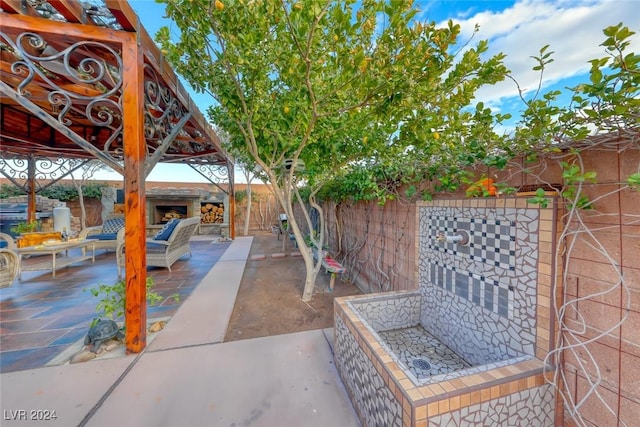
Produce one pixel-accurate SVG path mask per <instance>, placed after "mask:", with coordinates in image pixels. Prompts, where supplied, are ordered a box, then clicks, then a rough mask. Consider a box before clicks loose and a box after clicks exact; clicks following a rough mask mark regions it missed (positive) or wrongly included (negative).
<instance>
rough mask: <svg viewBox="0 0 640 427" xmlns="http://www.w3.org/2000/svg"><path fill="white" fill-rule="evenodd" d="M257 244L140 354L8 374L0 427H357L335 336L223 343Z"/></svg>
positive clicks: (238, 249) (233, 259) (1, 387)
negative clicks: (334, 348)
mask: <svg viewBox="0 0 640 427" xmlns="http://www.w3.org/2000/svg"><path fill="white" fill-rule="evenodd" d="M251 242H252V238H251V237H240V238H237V239H236V240H235V241H234V242H233V243H232V244H231V245H230V246H229V248H228V249H227V250H226V251H225V252H224V254H222V256H221V257H220V259H219V260H218V261H217V262H216V263H215V265H214V266H213V267H212V268H211V269H210V270H209V272H208V273H207V274H206V275H205V276H204V278H203V279H202V281H201V282H200V284H199V285H198V286H197V287H195V289H193V291H192V292H191V293H190V295H189V296H188V297H187V298H186V299H185V300H184V301H183V302H182V303H181V304H180V307H179V308H178V309H177V311H176V312H175V314H174V315H173V317H172V318H171V321H170V322H169V323H168V324H167V327H166V328H165V329H164V330H163V331H161V332H160V333H158V335H157V336H156V337H155V339H154V340H153V341H152V342H151V343H150V344H149V346H148V347H147V349H146V350H145V351H144V352H142V353H141V354H138V355H128V356H122V357H116V358H107V359H96V360H93V361H89V362H85V363H80V364H74V365H61V366H51V367H42V368H36V369H28V370H20V371H15V372H7V373H3V374H1V375H0V398H1V404H0V406H1V409H2V419H1V421H2V422H1V424H2V426H13V425H16V426H17V425H30V424H32V423H33V424H36V423H43V424H44V421H37V420H36V419H35V418H34V417H45V416H47V415H52V414H53V411H55V417H56V418H55V419H51V420H49V421H46V425H52V426H54V425H59V426H72V425H80V426H114V425H117V426H245V425H246V426H248V425H252V426H285V425H286V426H289V425H292V426H293V425H304V426H358V425H359V422H358V421H357V418H356V415H355V412H354V410H353V407H352V406H351V403H350V401H349V399H348V397H347V394H346V391H345V389H344V387H343V385H342V382H341V381H340V378H339V376H338V373H337V371H336V369H335V366H334V363H333V355H332V349H331V345H332V340H333V338H332V330H331V329H325V330H313V331H307V332H299V333H293V334H286V335H278V336H271V337H264V338H255V339H249V340H243V341H235V342H228V343H223V342H222V340H223V338H224V334H225V331H226V329H227V325H228V322H229V317H230V315H231V311H232V309H233V304H234V300H235V296H236V294H237V290H238V286H239V284H240V281H241V279H242V274H243V270H244V266H245V263H246V261H247V257H248V254H249V250H250V248H251ZM205 301H206V303H205ZM25 420H26V422H25Z"/></svg>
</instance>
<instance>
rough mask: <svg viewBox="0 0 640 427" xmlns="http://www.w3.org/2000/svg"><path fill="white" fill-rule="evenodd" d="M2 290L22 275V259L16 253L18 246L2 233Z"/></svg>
mask: <svg viewBox="0 0 640 427" xmlns="http://www.w3.org/2000/svg"><path fill="white" fill-rule="evenodd" d="M0 241H1V242H2V243H3V244H2V246H0V288H4V287H6V286H9V285H11V283H13V281H14V279H15V278H16V277H17V276H18V274H19V273H20V257H19V256H18V253H17V252H16V244H15V242H14V240H13V237H11V236H10V235H8V234H5V233H0Z"/></svg>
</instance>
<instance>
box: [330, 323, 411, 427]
mask: <svg viewBox="0 0 640 427" xmlns="http://www.w3.org/2000/svg"><path fill="white" fill-rule="evenodd" d="M334 334H335V335H334V336H335V342H334V345H335V360H336V367H337V368H338V372H339V373H340V377H341V378H342V382H343V383H344V385H345V387H346V388H347V392H348V393H349V395H350V397H351V401H352V402H353V403H354V408H355V409H356V411H357V412H358V416H359V417H360V421H361V422H362V423H363V425H366V426H389V427H401V426H403V423H402V416H403V410H402V405H400V403H399V402H398V400H397V399H396V397H395V396H394V394H393V393H392V392H391V389H390V388H389V387H388V385H386V384H385V382H384V380H383V378H382V376H381V375H380V374H379V373H378V371H376V368H375V366H374V365H373V363H372V361H371V360H370V359H369V358H367V357H366V355H365V353H364V352H363V349H362V348H361V347H360V346H359V345H358V341H357V340H356V338H355V336H354V335H353V334H351V333H350V332H349V330H348V329H347V326H346V325H345V323H344V321H343V320H342V318H340V317H338V316H336V318H335V326H334Z"/></svg>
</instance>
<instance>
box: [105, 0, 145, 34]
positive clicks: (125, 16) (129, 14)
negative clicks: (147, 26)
mask: <svg viewBox="0 0 640 427" xmlns="http://www.w3.org/2000/svg"><path fill="white" fill-rule="evenodd" d="M105 5H106V6H107V8H108V9H109V10H110V11H111V13H112V14H113V16H115V17H116V19H117V20H118V23H119V24H120V25H122V28H124V30H125V31H133V32H137V31H138V28H139V27H141V26H142V25H141V24H140V22H139V21H138V15H136V13H135V11H134V10H133V9H132V8H131V6H130V5H129V2H128V1H127V0H106V1H105Z"/></svg>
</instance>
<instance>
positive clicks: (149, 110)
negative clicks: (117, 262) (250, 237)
mask: <svg viewBox="0 0 640 427" xmlns="http://www.w3.org/2000/svg"><path fill="white" fill-rule="evenodd" d="M0 9H1V11H0V77H1V79H0V95H1V98H0V101H1V103H0V148H1V149H2V159H1V161H0V165H1V166H2V168H3V169H4V168H5V167H6V168H7V169H11V167H10V166H9V163H8V160H14V161H16V162H18V163H23V164H29V165H30V166H29V167H28V171H26V172H24V171H20V172H19V173H18V174H19V175H20V176H19V177H17V176H10V175H7V177H8V178H9V179H11V180H12V181H16V182H17V178H27V177H28V178H29V179H31V180H34V177H35V175H36V174H35V173H34V170H33V169H34V168H35V163H36V161H35V160H42V159H46V160H47V162H49V163H50V164H55V165H61V164H64V165H67V166H60V167H52V168H51V171H52V172H51V175H49V176H46V177H47V178H50V179H51V178H56V176H55V174H61V173H64V174H68V173H69V172H70V170H72V168H70V167H69V166H68V165H69V159H72V160H73V162H72V164H75V165H81V164H82V162H83V161H84V160H87V159H94V158H97V159H99V160H100V161H102V162H103V163H105V164H107V165H109V166H110V167H111V168H112V169H114V170H116V171H117V172H119V173H121V174H122V175H123V177H124V191H125V215H126V247H127V256H126V289H127V290H126V293H127V295H126V297H127V303H126V310H125V313H126V314H125V321H126V325H127V327H126V346H127V351H128V352H140V351H141V350H143V349H144V347H145V346H146V292H145V283H146V253H145V237H146V236H145V233H144V232H141V231H144V230H145V226H146V212H145V185H144V183H145V178H146V176H147V175H148V174H149V173H150V172H151V170H152V169H153V167H154V166H155V165H156V164H157V163H158V162H166V163H184V164H188V165H190V166H192V167H193V168H194V169H195V170H197V171H198V172H200V173H201V174H202V175H203V176H205V177H206V178H208V179H209V180H210V181H211V182H212V183H214V184H216V185H218V184H217V182H218V181H219V180H220V179H224V180H226V181H228V187H227V186H225V187H226V188H223V191H226V192H228V193H229V194H230V197H229V200H230V202H231V205H230V219H231V220H232V219H233V217H234V212H233V209H234V206H233V199H234V197H233V162H232V160H231V159H230V157H229V156H228V155H227V154H226V152H225V151H224V150H223V148H222V146H221V143H220V140H219V139H218V137H217V135H216V134H215V132H214V131H213V129H212V128H211V126H210V125H209V124H208V123H207V121H206V120H205V119H204V117H203V116H202V114H201V113H200V111H199V110H198V108H197V106H196V105H194V103H193V102H192V100H191V99H190V97H189V95H188V94H187V92H186V90H185V89H184V87H183V86H182V85H181V83H180V82H179V81H178V79H177V77H176V75H175V73H174V72H173V70H172V69H171V67H170V65H169V64H168V62H167V61H166V60H165V59H164V58H163V55H162V53H161V52H160V50H159V49H158V47H157V46H156V45H155V43H154V42H153V40H152V39H151V37H150V36H149V34H148V33H147V32H146V30H145V29H144V28H143V27H142V24H141V23H140V21H139V19H138V17H137V16H136V14H135V12H134V11H133V9H132V8H131V6H130V5H129V4H128V2H127V1H126V0H108V1H106V2H105V3H104V4H102V3H96V2H95V1H93V3H84V2H82V3H81V2H79V1H75V0H50V1H48V2H47V1H43V0H0ZM61 171H62V172H61ZM14 172H15V171H14ZM3 174H5V172H4V171H3ZM5 175H6V174H5ZM39 176H40V175H39ZM43 177H45V176H43ZM57 178H58V179H59V177H57ZM30 188H31V191H32V194H31V195H32V199H33V202H35V192H34V184H33V182H32V183H31V186H30ZM220 188H222V187H220ZM31 205H32V206H35V203H32V204H31ZM30 209H31V211H34V210H35V208H34V207H31V208H30ZM230 230H234V227H233V223H231V224H230ZM232 233H233V231H232ZM231 237H234V236H233V234H232V235H231Z"/></svg>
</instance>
